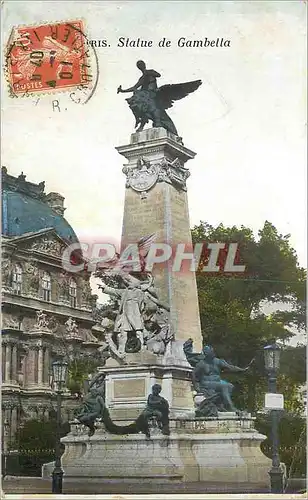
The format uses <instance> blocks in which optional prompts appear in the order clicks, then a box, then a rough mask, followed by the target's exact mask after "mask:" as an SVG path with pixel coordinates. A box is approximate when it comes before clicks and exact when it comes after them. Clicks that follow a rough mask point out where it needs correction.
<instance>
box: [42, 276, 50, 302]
mask: <svg viewBox="0 0 308 500" xmlns="http://www.w3.org/2000/svg"><path fill="white" fill-rule="evenodd" d="M42 290H43V300H46V302H50V300H51V277H50V274H49V273H46V272H45V273H44V274H43V277H42Z"/></svg>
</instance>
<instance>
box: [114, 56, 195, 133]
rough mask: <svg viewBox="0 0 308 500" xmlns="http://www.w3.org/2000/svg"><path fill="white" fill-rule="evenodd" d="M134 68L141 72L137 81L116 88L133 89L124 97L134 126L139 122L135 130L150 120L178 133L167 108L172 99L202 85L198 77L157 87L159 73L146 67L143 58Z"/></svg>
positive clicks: (121, 90) (119, 91)
mask: <svg viewBox="0 0 308 500" xmlns="http://www.w3.org/2000/svg"><path fill="white" fill-rule="evenodd" d="M137 68H138V69H139V70H140V71H141V73H142V76H141V77H140V78H139V80H138V81H137V83H136V84H135V85H133V86H132V87H129V88H127V89H122V86H121V85H120V86H119V87H118V89H117V93H118V94H119V93H124V92H133V95H132V97H129V98H128V99H126V100H127V102H128V105H129V107H130V109H131V110H132V112H133V114H134V116H135V118H136V123H135V128H137V127H138V125H139V127H138V128H137V132H140V131H141V130H143V128H144V126H145V125H146V124H147V123H148V122H149V121H152V123H153V127H163V128H164V129H166V130H168V131H169V132H171V133H172V134H174V135H176V136H178V132H177V129H176V127H175V125H174V123H173V121H172V120H171V118H170V117H169V116H168V115H167V113H166V109H168V108H171V107H172V105H173V102H174V101H177V100H179V99H183V97H186V96H187V95H188V94H190V93H191V92H194V91H195V90H197V88H198V87H199V86H200V85H201V80H194V81H192V82H185V83H178V84H172V85H163V86H162V87H157V78H159V77H160V76H161V75H160V73H158V72H157V71H155V70H154V69H147V68H146V64H145V62H144V61H137Z"/></svg>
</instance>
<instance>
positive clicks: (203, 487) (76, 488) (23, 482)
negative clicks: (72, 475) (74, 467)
mask: <svg viewBox="0 0 308 500" xmlns="http://www.w3.org/2000/svg"><path fill="white" fill-rule="evenodd" d="M2 488H3V491H4V492H5V493H19V494H22V493H51V480H48V479H41V478H35V477H17V476H7V477H5V478H4V479H3V482H2ZM157 492H159V493H162V494H163V493H268V489H260V487H259V488H258V487H256V486H254V485H252V484H249V485H234V484H233V485H232V484H223V485H218V484H217V483H206V484H205V483H200V482H198V483H172V484H157V483H156V484H149V483H148V484H140V483H123V482H122V483H121V482H118V481H115V482H110V481H108V482H107V481H106V482H101V481H100V482H99V483H98V482H97V483H94V482H91V481H89V480H87V481H86V482H84V481H83V482H79V481H78V480H77V481H69V482H65V481H64V482H63V493H70V494H74V493H75V494H76V493H78V494H86V493H96V494H104V493H105V494H116V493H119V494H121V493H122V494H123V493H126V494H133V493H135V494H151V493H152V494H153V493H157Z"/></svg>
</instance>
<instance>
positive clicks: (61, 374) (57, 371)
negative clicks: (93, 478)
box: [52, 361, 67, 493]
mask: <svg viewBox="0 0 308 500" xmlns="http://www.w3.org/2000/svg"><path fill="white" fill-rule="evenodd" d="M66 374H67V363H66V362H65V361H55V362H54V363H52V380H53V383H54V386H55V390H56V393H57V432H56V446H55V467H54V470H53V472H52V493H62V479H63V469H62V467H61V450H60V444H61V443H60V438H61V436H60V430H61V390H62V387H63V386H64V384H65V381H66Z"/></svg>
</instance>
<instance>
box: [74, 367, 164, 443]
mask: <svg viewBox="0 0 308 500" xmlns="http://www.w3.org/2000/svg"><path fill="white" fill-rule="evenodd" d="M104 385H105V384H104V376H101V375H98V377H96V379H95V380H94V381H93V382H92V383H91V384H90V387H89V392H88V394H87V395H86V397H85V399H84V401H83V403H82V405H81V406H80V407H79V408H77V409H76V410H75V418H76V419H77V420H78V422H80V423H81V424H83V425H85V426H86V427H88V429H89V433H88V435H89V437H91V436H93V434H94V433H95V430H96V428H95V422H96V420H97V419H101V421H102V422H103V424H104V426H105V429H106V430H107V431H108V432H110V433H111V434H138V433H139V432H142V433H143V434H144V435H145V436H146V437H147V438H148V439H150V437H151V434H150V426H149V422H150V421H151V420H152V419H155V420H156V422H157V425H158V427H159V429H160V430H161V432H162V434H164V435H165V436H168V435H169V434H170V430H169V403H168V401H167V400H166V399H165V398H163V397H162V396H160V392H161V386H160V385H159V384H154V385H153V386H152V393H151V394H150V395H149V396H148V400H147V405H146V407H145V409H144V410H143V412H142V413H141V414H140V415H139V417H138V418H137V419H136V420H135V421H134V422H133V423H132V424H129V425H116V424H115V423H114V422H113V421H112V419H111V417H110V414H109V410H108V408H107V406H106V404H105V399H104V391H105V389H104Z"/></svg>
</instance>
